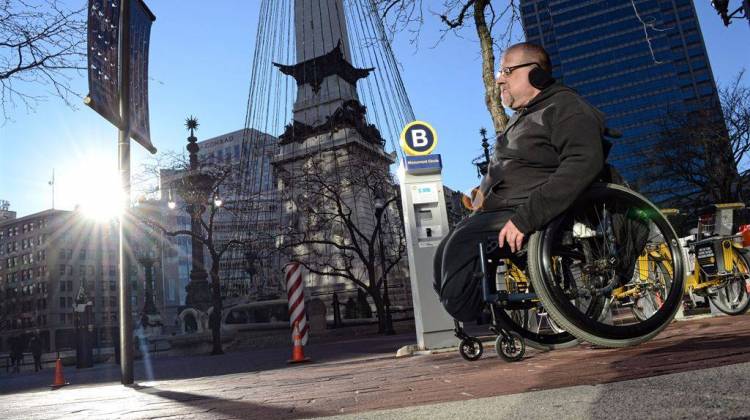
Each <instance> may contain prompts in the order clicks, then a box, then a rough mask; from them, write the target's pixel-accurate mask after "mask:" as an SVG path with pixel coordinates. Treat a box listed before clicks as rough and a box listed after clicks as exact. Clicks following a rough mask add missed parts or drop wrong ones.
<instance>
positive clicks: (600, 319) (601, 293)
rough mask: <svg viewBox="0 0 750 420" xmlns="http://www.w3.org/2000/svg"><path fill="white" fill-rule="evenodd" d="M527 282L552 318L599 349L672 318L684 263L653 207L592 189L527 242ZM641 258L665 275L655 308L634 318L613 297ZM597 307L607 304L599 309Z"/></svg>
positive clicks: (631, 195)
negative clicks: (655, 261)
mask: <svg viewBox="0 0 750 420" xmlns="http://www.w3.org/2000/svg"><path fill="white" fill-rule="evenodd" d="M528 249H529V254H528V258H529V272H530V280H531V283H532V285H533V286H534V289H535V290H536V291H537V293H538V295H539V297H540V300H541V301H542V303H543V304H544V306H545V308H546V309H547V310H548V311H549V314H550V315H551V316H552V317H553V319H554V320H555V321H556V322H557V323H558V324H559V325H560V326H561V327H562V328H564V329H565V330H566V331H568V332H570V333H571V334H573V335H575V336H576V337H578V338H580V339H582V340H585V341H588V342H591V343H593V344H596V345H600V346H605V347H625V346H632V345H636V344H639V343H642V342H644V341H646V340H648V339H650V338H652V337H654V336H655V335H656V334H658V333H659V332H660V331H661V330H663V329H664V328H665V327H666V326H667V325H668V324H669V322H670V321H671V320H672V318H674V315H675V313H676V312H677V309H678V307H679V305H680V302H681V299H682V291H683V286H684V261H683V258H682V251H681V249H680V245H679V242H678V240H677V235H676V234H675V232H674V229H672V226H671V225H670V224H669V222H668V221H667V219H666V218H665V217H664V216H663V215H662V214H661V212H660V211H659V209H658V208H656V207H655V206H654V205H653V204H651V203H650V202H649V201H648V200H646V199H645V198H644V197H643V196H641V195H640V194H638V193H636V192H634V191H631V190H629V189H627V188H625V187H622V186H619V185H615V184H594V185H593V186H592V187H591V188H589V190H587V191H586V192H584V194H583V195H582V196H581V197H580V198H579V199H578V200H576V202H575V203H574V204H573V205H572V206H571V207H570V209H568V210H567V211H566V212H565V213H564V214H563V215H562V216H560V217H558V218H557V219H555V220H554V221H552V222H551V223H550V224H549V225H548V226H547V227H546V228H545V229H544V230H543V231H540V232H535V233H534V234H532V235H531V238H530V239H529V244H528ZM643 252H649V253H651V254H656V255H658V258H659V261H660V262H661V263H662V264H663V266H664V267H666V268H667V270H668V271H669V272H670V273H671V278H672V281H671V282H670V284H668V285H667V284H665V285H664V288H665V292H664V293H665V295H664V296H663V297H662V299H663V301H662V303H661V305H660V306H659V307H658V308H655V310H654V311H653V312H652V313H651V314H645V316H647V318H646V319H638V318H637V317H635V316H634V315H633V312H632V310H630V309H629V308H628V306H627V305H626V303H628V304H631V303H632V302H620V301H618V300H615V299H613V298H612V291H613V290H614V289H615V288H618V287H620V286H623V285H626V284H627V283H628V282H629V281H631V279H632V277H633V271H634V270H635V269H636V267H637V263H638V257H639V256H640V255H641V254H642V253H643ZM602 302H606V303H607V304H606V305H604V306H603V307H602V306H600V305H601V303H602Z"/></svg>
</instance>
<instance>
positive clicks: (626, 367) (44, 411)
mask: <svg viewBox="0 0 750 420" xmlns="http://www.w3.org/2000/svg"><path fill="white" fill-rule="evenodd" d="M410 339H413V337H409V336H408V335H401V336H396V337H385V338H384V337H377V338H369V339H361V340H352V341H349V342H342V343H327V344H325V345H320V346H318V347H315V346H311V347H310V349H309V350H310V351H309V353H310V355H311V356H312V357H313V358H314V359H316V360H317V361H318V363H313V364H308V365H302V366H294V367H286V366H285V364H284V360H285V359H286V358H288V354H285V353H284V354H270V353H264V352H248V353H232V354H227V355H225V356H218V357H213V358H209V357H208V356H206V357H205V358H189V359H184V360H182V359H179V358H175V359H174V360H173V359H169V360H159V361H158V365H157V364H155V366H154V371H155V372H156V373H155V377H156V378H157V379H156V380H155V381H152V382H142V383H140V386H138V387H134V388H124V387H122V386H119V385H112V384H111V383H110V384H102V385H98V386H86V385H78V386H72V387H67V388H63V389H61V390H58V391H54V392H52V391H46V390H45V391H28V392H24V393H22V394H19V393H16V394H11V395H7V396H1V397H0V406H4V407H6V409H5V413H4V414H6V415H7V418H52V417H55V418H57V417H60V416H62V417H65V416H70V417H76V416H78V415H81V416H82V415H84V414H85V415H86V416H93V417H95V418H111V417H122V418H157V417H170V416H178V417H180V418H182V417H187V418H299V417H310V416H324V415H333V414H341V413H345V414H346V413H356V412H364V411H370V410H376V409H387V408H398V407H406V406H415V405H422V404H431V403H436V402H446V401H461V400H469V399H475V398H481V397H491V396H498V395H509V394H516V393H523V392H528V391H533V390H542V389H554V388H560V387H565V386H571V385H594V384H602V383H610V382H617V381H623V380H627V379H634V378H642V377H649V376H654V375H660V374H665V373H672V372H684V371H690V370H696V369H703V368H708V367H716V366H723V365H730V364H734V363H740V362H748V361H750V315H744V316H740V317H717V318H711V319H699V320H693V321H686V322H679V323H674V324H672V325H671V326H670V327H669V328H667V329H666V330H665V331H664V332H663V333H662V334H660V335H659V336H658V337H657V338H656V339H654V340H652V341H650V342H648V343H646V344H643V345H641V346H638V347H633V348H627V349H594V348H591V347H590V346H587V345H582V346H578V347H575V348H572V349H567V350H558V351H552V352H546V353H540V352H529V353H528V357H526V358H525V359H524V360H523V361H521V362H518V363H505V362H503V361H502V360H500V359H499V358H498V357H493V356H492V349H491V348H490V349H488V352H487V353H486V355H485V356H484V357H483V358H482V359H481V360H479V361H477V362H466V361H464V360H463V359H461V357H460V356H459V355H458V354H457V353H455V352H450V353H442V354H437V355H430V356H416V357H411V358H402V359H395V358H394V357H392V354H393V353H392V352H393V351H395V348H397V347H398V346H399V345H401V344H403V342H405V341H409V340H410ZM327 346H328V347H327ZM363 352H367V353H363ZM276 353H278V352H276ZM336 354H337V355H336ZM169 364H172V366H171V367H170V368H167V366H168V365H169ZM204 365H205V366H204ZM142 368H143V366H142V364H139V365H138V366H137V370H136V377H137V378H141V377H143V376H142V375H143V371H142V370H141V369H142ZM180 369H182V372H179V370H180ZM232 369H234V373H230V371H231V370H232ZM170 370H171V373H169V372H170ZM94 373H96V371H95V370H94V371H92V374H91V375H92V377H95V376H96V375H94ZM180 373H181V374H180ZM212 373H218V374H220V375H219V376H213V375H212ZM76 376H78V375H76ZM190 377H192V378H190ZM81 378H83V376H81ZM6 379H7V378H3V379H2V380H3V381H5V380H6ZM17 379H19V380H20V378H13V379H11V382H13V381H15V380H17ZM112 379H116V377H115V378H110V380H112ZM71 382H73V381H72V379H71ZM19 383H20V382H19ZM79 383H80V382H79ZM6 385H7V384H6ZM11 385H12V384H11ZM4 387H5V385H0V392H8V391H9V389H8V388H7V387H6V388H5V389H4ZM10 388H12V386H11V387H10ZM32 388H33V387H31V386H27V388H26V389H32ZM103 401H106V402H107V403H102V402H103Z"/></svg>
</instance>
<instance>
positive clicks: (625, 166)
mask: <svg viewBox="0 0 750 420" xmlns="http://www.w3.org/2000/svg"><path fill="white" fill-rule="evenodd" d="M520 7H521V17H522V23H523V28H524V32H525V34H526V39H527V41H529V42H533V43H536V44H539V45H542V46H544V48H545V49H546V50H547V51H548V52H549V54H550V58H551V60H552V66H553V74H554V76H555V78H557V79H558V80H560V81H562V82H563V83H565V84H566V85H568V86H570V87H572V88H573V89H575V90H577V91H578V92H579V93H580V94H582V95H583V96H584V97H585V98H586V99H587V100H588V101H589V102H590V103H591V104H593V105H594V106H596V107H597V108H599V109H600V110H601V111H603V112H604V113H605V114H606V115H607V125H608V126H609V127H611V128H615V129H617V130H619V131H621V132H622V133H623V137H622V138H621V139H617V140H615V141H614V143H615V144H614V147H613V149H612V151H611V152H610V155H609V162H610V163H612V164H614V165H615V167H616V168H617V169H618V170H619V171H620V172H621V173H622V174H623V175H624V176H625V178H626V179H627V180H628V181H629V182H631V183H634V184H635V185H636V186H638V187H639V188H641V189H642V190H644V191H648V190H658V189H659V188H648V187H649V186H650V187H654V185H653V184H654V182H655V181H654V179H655V177H654V176H653V174H654V171H655V170H656V172H658V168H656V167H655V165H654V164H653V161H651V160H650V159H649V150H652V149H653V148H654V146H655V145H656V144H657V143H659V142H662V141H668V140H666V139H665V137H664V135H663V131H664V127H665V125H664V124H665V119H666V118H667V116H668V115H670V114H671V113H680V112H690V111H695V110H708V111H709V112H710V115H715V116H716V118H721V110H720V107H719V105H718V104H719V102H718V95H717V90H716V83H715V82H714V77H713V74H712V72H711V66H710V64H709V61H708V56H707V54H706V49H705V45H704V42H703V35H702V34H701V30H700V27H699V26H698V19H697V16H696V12H695V8H694V6H693V2H692V0H521V2H520ZM650 162H651V163H650ZM644 187H645V188H644ZM650 198H651V199H652V200H654V201H657V202H661V201H664V200H666V199H668V198H669V194H668V193H666V194H664V193H661V194H656V195H651V197H650Z"/></svg>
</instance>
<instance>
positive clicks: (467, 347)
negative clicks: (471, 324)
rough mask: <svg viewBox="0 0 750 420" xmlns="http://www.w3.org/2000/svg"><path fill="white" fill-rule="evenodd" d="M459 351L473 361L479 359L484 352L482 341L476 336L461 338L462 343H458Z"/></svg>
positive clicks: (466, 358)
mask: <svg viewBox="0 0 750 420" xmlns="http://www.w3.org/2000/svg"><path fill="white" fill-rule="evenodd" d="M458 352H459V353H460V354H461V357H463V358H464V359H465V360H468V361H470V362H473V361H475V360H479V358H480V357H482V353H483V352H484V347H483V346H482V342H481V341H479V339H478V338H476V337H469V338H464V339H463V340H461V344H459V345H458Z"/></svg>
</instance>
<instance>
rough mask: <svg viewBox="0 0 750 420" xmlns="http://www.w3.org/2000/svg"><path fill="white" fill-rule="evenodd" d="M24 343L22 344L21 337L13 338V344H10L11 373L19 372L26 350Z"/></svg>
mask: <svg viewBox="0 0 750 420" xmlns="http://www.w3.org/2000/svg"><path fill="white" fill-rule="evenodd" d="M25 344H26V343H24V340H23V337H21V336H20V335H19V336H16V337H13V343H12V344H11V348H10V352H11V360H12V361H13V372H14V373H18V372H20V371H21V365H22V364H23V352H24V351H25V350H26V345H25Z"/></svg>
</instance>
